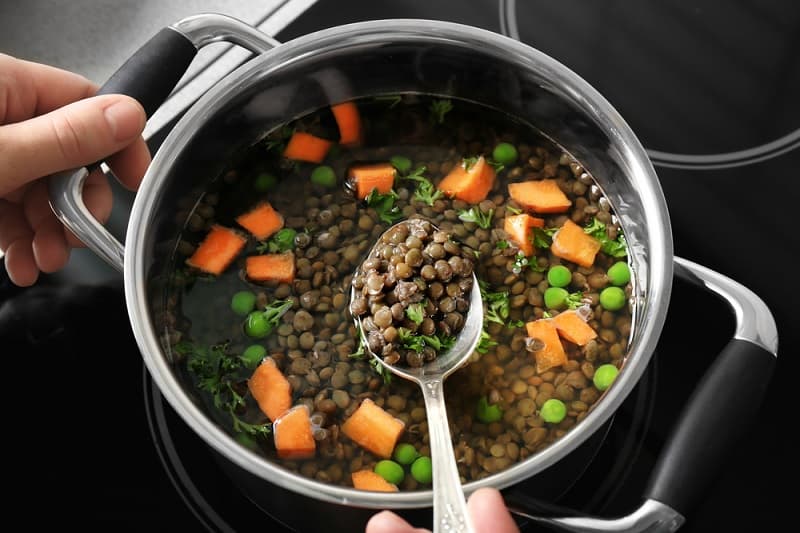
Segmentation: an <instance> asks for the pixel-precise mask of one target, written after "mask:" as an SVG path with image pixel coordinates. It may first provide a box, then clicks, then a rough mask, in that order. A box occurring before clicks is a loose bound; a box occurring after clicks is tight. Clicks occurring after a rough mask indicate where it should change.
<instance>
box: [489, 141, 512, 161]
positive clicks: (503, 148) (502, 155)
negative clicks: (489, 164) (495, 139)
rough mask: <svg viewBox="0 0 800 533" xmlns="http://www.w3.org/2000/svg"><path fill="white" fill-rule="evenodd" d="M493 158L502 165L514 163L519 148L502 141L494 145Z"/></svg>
mask: <svg viewBox="0 0 800 533" xmlns="http://www.w3.org/2000/svg"><path fill="white" fill-rule="evenodd" d="M492 159H494V160H495V161H496V162H498V163H500V164H501V165H513V164H514V163H515V162H516V161H517V149H516V148H515V147H514V145H513V144H510V143H500V144H498V145H497V146H495V147H494V150H493V151H492Z"/></svg>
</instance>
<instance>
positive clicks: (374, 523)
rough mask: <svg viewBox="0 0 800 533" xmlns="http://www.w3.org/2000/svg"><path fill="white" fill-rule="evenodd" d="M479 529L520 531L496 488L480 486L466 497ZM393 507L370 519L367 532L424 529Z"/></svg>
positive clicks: (484, 531) (411, 532)
mask: <svg viewBox="0 0 800 533" xmlns="http://www.w3.org/2000/svg"><path fill="white" fill-rule="evenodd" d="M467 508H468V509H469V514H470V517H471V518H472V523H473V525H474V526H475V531H476V533H519V528H518V527H517V524H516V522H514V519H513V518H512V517H511V513H509V512H508V509H506V505H505V502H503V496H502V495H501V494H500V492H499V491H498V490H496V489H491V488H483V489H478V490H476V491H475V492H474V493H472V495H471V496H470V497H469V500H468V501H467ZM427 531H428V530H427V529H420V528H415V527H413V526H411V524H409V523H408V522H406V521H405V520H403V519H402V518H400V517H399V516H397V515H396V514H394V513H393V512H391V511H381V512H380V513H378V514H376V515H374V516H373V517H372V518H370V520H369V522H367V530H366V533H424V532H427Z"/></svg>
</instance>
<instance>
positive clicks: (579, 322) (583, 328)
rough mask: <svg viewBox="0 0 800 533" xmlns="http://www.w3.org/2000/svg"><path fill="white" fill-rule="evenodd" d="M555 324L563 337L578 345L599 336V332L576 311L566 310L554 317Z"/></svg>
mask: <svg viewBox="0 0 800 533" xmlns="http://www.w3.org/2000/svg"><path fill="white" fill-rule="evenodd" d="M553 325H554V326H555V327H556V330H558V334H559V335H561V337H563V338H565V339H567V340H568V341H570V342H574V343H575V344H577V345H578V346H583V345H585V344H586V343H587V342H589V341H590V340H592V339H594V338H597V332H596V331H595V330H593V329H592V326H590V325H589V324H587V323H586V321H585V320H583V319H582V318H581V317H580V316H578V313H576V312H575V311H564V312H563V313H559V314H558V315H556V316H555V317H553Z"/></svg>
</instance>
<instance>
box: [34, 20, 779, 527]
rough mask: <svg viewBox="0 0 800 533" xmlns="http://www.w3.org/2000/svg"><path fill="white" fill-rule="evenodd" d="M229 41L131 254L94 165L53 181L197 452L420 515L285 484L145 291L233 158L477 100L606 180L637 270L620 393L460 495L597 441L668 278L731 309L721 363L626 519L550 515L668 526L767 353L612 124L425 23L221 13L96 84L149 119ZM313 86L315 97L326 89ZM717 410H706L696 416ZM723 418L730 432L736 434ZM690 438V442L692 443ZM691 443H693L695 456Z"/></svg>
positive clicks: (445, 26)
mask: <svg viewBox="0 0 800 533" xmlns="http://www.w3.org/2000/svg"><path fill="white" fill-rule="evenodd" d="M219 40H227V41H230V42H234V43H237V44H240V45H242V46H244V47H246V48H248V49H250V50H252V51H253V52H254V53H255V54H256V55H255V56H254V57H253V58H252V59H251V60H250V61H248V62H247V63H245V64H243V65H242V66H241V67H239V68H238V69H236V70H235V71H234V72H232V73H231V74H230V75H228V76H227V77H225V78H224V79H223V80H222V81H221V82H219V83H218V84H217V85H216V86H215V87H214V88H212V89H211V90H210V91H209V92H208V93H207V94H205V95H204V96H203V97H202V98H200V100H199V101H197V102H196V103H195V104H194V105H192V106H191V107H190V109H189V110H188V111H187V112H186V114H185V115H184V116H183V118H182V119H181V120H180V122H178V124H177V125H176V126H175V127H174V128H173V129H172V130H171V132H170V134H169V136H168V137H167V138H166V140H165V141H164V142H163V144H162V145H161V147H160V149H159V150H158V153H157V154H156V155H155V157H154V159H153V162H152V164H151V166H150V168H149V170H148V172H147V174H146V176H145V178H144V180H143V182H142V185H141V188H140V190H139V192H138V194H137V196H136V199H135V203H134V205H133V209H132V213H131V217H130V222H129V225H128V231H127V238H126V242H125V246H124V248H123V246H122V244H120V243H119V242H117V241H116V240H115V239H114V238H113V237H112V236H111V235H110V234H109V233H108V232H107V231H106V230H105V229H104V228H103V227H102V226H101V225H100V224H98V223H97V222H96V221H95V220H94V219H93V218H92V217H91V215H89V213H88V211H87V210H86V208H85V207H84V206H83V203H82V201H81V198H80V197H81V187H82V183H83V181H84V180H85V178H86V176H87V175H88V172H89V169H79V170H77V171H74V172H69V173H64V174H61V175H58V176H54V177H53V178H52V179H51V180H50V191H51V198H52V202H51V203H52V206H53V209H54V211H55V212H56V214H57V215H58V216H59V218H60V219H61V220H62V221H63V222H64V223H65V224H66V225H67V226H68V227H69V228H70V229H72V231H73V232H75V233H76V234H77V235H78V236H79V237H80V238H81V239H82V240H83V241H84V242H86V243H87V244H88V245H89V246H90V247H91V248H92V249H93V250H94V251H95V252H96V253H98V254H99V255H100V256H101V257H103V258H104V259H106V260H107V261H108V262H109V263H111V264H112V265H113V266H114V267H116V268H118V269H120V270H122V271H123V272H124V282H125V294H126V299H127V305H128V311H129V316H130V321H131V325H132V327H133V331H134V333H135V336H136V339H137V342H138V344H139V347H140V350H141V352H142V356H143V358H144V361H145V363H146V365H147V368H148V369H149V371H150V373H151V374H152V377H153V379H154V380H155V382H156V383H157V385H158V387H159V388H160V390H161V391H162V393H163V395H164V396H165V397H166V399H167V400H168V401H169V403H170V404H171V405H172V406H173V407H174V408H175V410H176V411H177V412H178V413H179V414H180V415H181V416H182V417H183V419H184V420H185V421H186V423H187V424H188V425H189V426H191V427H192V428H193V429H194V431H196V432H197V433H198V434H199V435H200V436H201V437H202V438H203V439H205V441H206V442H207V443H208V444H209V445H211V446H212V447H213V448H214V449H215V450H216V451H218V452H219V453H220V454H222V455H223V456H224V457H225V458H226V459H228V460H230V461H231V462H232V463H234V464H235V465H238V467H241V468H242V469H244V470H246V471H247V472H249V473H251V474H253V475H254V476H256V477H257V478H260V479H262V480H265V481H267V482H268V483H271V484H274V485H277V486H280V487H282V488H284V489H288V490H289V491H293V492H294V493H298V494H301V495H304V496H305V497H309V498H312V499H316V500H323V501H325V502H329V503H333V504H337V505H347V506H355V507H361V508H368V509H374V508H396V509H401V508H424V507H429V506H430V505H431V492H430V491H418V492H405V493H403V492H400V493H396V494H388V495H387V494H384V493H372V492H364V491H358V490H354V489H349V488H345V487H339V486H333V485H327V484H323V483H320V482H317V481H314V480H311V479H308V478H305V477H302V476H299V475H297V474H294V473H291V472H289V471H287V470H285V469H283V468H281V467H280V466H279V465H277V464H274V463H271V462H269V461H267V460H266V459H264V458H263V457H260V456H258V455H256V454H254V453H252V452H251V451H249V450H248V449H246V448H245V447H243V446H241V445H239V444H238V443H237V442H236V441H234V440H233V439H232V438H231V437H230V436H229V435H228V434H227V433H226V432H225V431H224V430H222V429H221V428H220V427H218V426H217V425H216V424H215V423H214V422H212V420H211V419H210V418H209V417H208V416H207V415H206V414H205V413H204V412H203V411H202V410H201V409H200V408H199V407H198V405H196V404H195V402H193V401H192V399H191V397H190V395H189V394H187V390H186V389H185V388H184V387H185V385H184V384H183V383H182V382H181V381H180V380H179V379H178V377H177V375H176V373H175V371H174V369H173V365H172V362H171V360H170V353H169V351H168V347H165V346H164V345H162V343H161V342H160V341H159V331H158V329H157V323H156V322H155V319H154V317H155V315H156V314H157V313H158V312H159V311H160V310H161V308H162V307H161V306H162V301H160V300H159V299H158V298H156V297H154V293H153V291H152V287H153V286H154V285H155V283H156V281H157V279H158V278H159V276H160V275H161V274H163V270H164V268H165V261H166V259H167V255H168V254H169V250H170V246H172V245H174V242H175V239H176V237H177V233H176V229H175V227H174V226H173V221H172V220H171V219H172V216H171V213H174V211H175V209H174V205H175V201H176V199H177V198H178V197H179V196H181V195H185V194H187V192H188V191H190V190H194V189H196V190H199V191H202V190H203V187H204V184H206V183H208V181H209V180H212V179H214V178H215V177H216V176H217V175H218V174H219V172H220V171H221V169H222V167H223V165H224V164H225V163H226V161H227V158H228V157H229V156H230V155H231V154H233V153H235V152H236V151H237V150H238V149H240V148H242V147H244V146H248V145H250V144H252V143H253V142H254V141H255V140H256V139H257V138H258V137H259V136H260V135H262V134H263V133H264V132H266V131H269V130H271V129H273V128H274V127H276V126H278V125H280V124H283V123H285V122H287V121H289V120H291V119H293V118H296V117H298V116H301V115H304V114H305V113H307V112H310V111H313V110H314V109H317V108H320V107H323V106H327V105H330V104H332V103H337V102H340V101H344V100H349V99H352V98H357V97H363V96H375V95H380V94H393V93H398V92H422V93H430V94H438V95H451V96H456V97H459V98H465V99H468V100H473V101H476V102H479V103H483V104H486V105H489V106H492V107H495V108H498V109H501V110H503V111H505V112H507V113H509V114H511V115H513V116H516V117H519V118H520V119H522V120H524V121H527V122H528V123H530V124H532V125H534V126H535V127H537V128H538V129H539V130H541V131H543V132H544V133H545V134H546V135H548V136H549V137H550V138H551V139H553V140H554V141H555V142H556V143H558V144H559V145H561V146H562V147H563V148H564V149H566V150H567V151H568V152H569V153H571V154H572V155H573V156H575V157H576V158H577V159H578V160H579V161H581V162H582V163H583V164H584V165H585V166H586V168H587V169H589V170H590V171H591V173H592V174H593V175H594V176H595V178H596V179H597V180H598V182H599V183H600V184H601V187H602V188H603V190H604V192H605V193H606V195H607V197H608V198H609V200H610V201H611V203H612V205H613V206H614V208H615V210H616V213H617V215H618V217H619V219H620V221H621V224H622V227H623V230H624V232H625V235H626V238H627V241H628V244H629V247H630V261H631V265H632V267H633V270H634V272H635V280H634V291H633V296H632V297H633V299H634V300H635V306H634V309H635V314H634V327H633V336H632V338H631V342H630V352H629V355H628V357H627V359H626V361H625V363H624V366H623V368H622V371H621V372H620V374H619V376H618V378H617V380H616V382H615V383H614V386H613V387H611V388H610V389H609V390H608V391H607V392H606V393H605V394H604V396H603V397H602V398H601V400H600V401H599V402H598V404H597V405H596V406H595V407H594V408H593V409H592V410H591V412H590V413H589V415H588V416H587V417H586V418H585V419H584V420H583V421H582V422H580V423H579V424H578V425H577V426H576V427H575V428H573V429H572V430H571V431H569V432H568V433H567V434H566V435H565V436H564V437H563V438H561V439H560V440H558V441H557V442H555V443H553V444H552V445H551V446H549V447H548V448H546V449H545V450H543V451H541V452H540V453H537V454H536V455H534V456H532V457H529V458H528V459H526V460H524V461H522V462H520V463H519V464H516V465H515V466H513V467H511V468H509V469H507V470H505V471H503V472H500V473H498V474H494V475H492V476H489V477H487V478H485V479H482V480H479V481H474V482H470V483H468V484H466V485H465V487H464V490H465V491H466V492H467V493H471V492H472V491H474V490H475V489H477V488H479V487H483V486H493V487H497V488H505V487H509V486H511V485H513V484H515V483H517V482H519V481H521V480H523V479H526V478H528V477H530V476H533V475H535V474H537V473H538V472H541V471H542V470H544V469H546V468H548V467H549V466H551V465H554V464H555V463H557V462H558V461H559V460H560V459H562V458H563V457H564V456H565V455H567V454H568V453H570V451H572V450H573V449H575V448H576V447H577V446H579V445H580V444H581V443H583V442H584V441H585V440H586V439H587V438H588V437H589V436H591V435H592V434H593V433H594V432H595V431H597V430H598V428H600V427H601V425H603V424H604V423H605V422H606V421H607V420H608V419H609V417H610V416H611V415H612V414H613V413H614V412H615V410H616V409H617V408H618V407H619V405H620V404H621V403H622V401H623V400H624V399H625V397H626V396H627V395H628V394H629V392H630V391H631V389H632V388H633V387H634V386H635V385H636V383H637V381H638V380H639V378H640V376H641V375H642V373H643V371H644V369H645V368H646V366H647V364H648V361H649V360H650V357H651V355H652V353H653V351H654V348H655V346H656V343H657V341H658V338H659V335H660V333H661V330H662V326H663V325H664V321H665V318H666V314H667V308H668V305H669V299H670V290H671V282H672V276H673V268H674V267H676V268H675V271H676V272H677V273H679V274H682V275H684V276H686V277H688V278H692V279H695V280H696V281H698V282H699V283H701V284H703V285H704V286H706V287H708V288H710V289H712V290H715V291H717V292H720V293H727V294H728V295H729V296H731V298H730V301H732V302H736V303H735V308H736V314H737V321H738V324H739V325H738V328H737V334H736V338H735V339H733V340H732V341H731V343H730V344H729V345H728V347H727V348H726V349H725V351H724V352H723V353H722V354H721V355H720V356H719V357H718V362H717V364H716V365H715V367H714V368H712V369H711V370H710V371H709V375H708V376H707V377H706V379H705V380H704V382H703V383H701V384H700V385H699V386H698V391H697V393H696V394H695V396H694V398H693V400H692V401H690V404H689V406H688V407H687V410H686V413H685V416H684V417H683V419H682V424H681V426H680V427H679V428H678V429H677V431H676V433H675V436H674V438H673V440H672V443H671V444H670V445H668V446H667V448H666V451H665V454H664V456H663V458H662V461H661V462H660V463H659V466H658V467H657V469H656V472H655V474H654V476H653V478H652V482H651V484H650V486H649V487H648V489H647V491H646V493H645V499H644V503H643V505H642V507H641V508H640V509H638V510H637V511H635V512H634V513H633V514H632V515H631V516H630V517H626V518H625V519H623V521H619V520H616V521H614V520H599V519H598V520H596V519H587V518H571V519H570V518H565V519H555V521H553V519H548V520H550V522H551V523H553V524H557V525H560V526H562V527H566V528H568V529H571V530H574V531H598V530H609V529H616V530H626V531H639V530H641V531H644V530H645V528H647V527H653V526H654V525H657V526H659V527H662V528H664V530H675V529H677V528H678V527H679V526H680V524H681V523H682V522H683V515H682V513H684V512H685V510H686V509H688V508H689V506H690V505H691V503H693V502H694V501H696V500H697V497H698V496H699V495H701V494H702V490H703V487H705V486H707V485H706V484H707V483H708V482H709V481H710V480H711V479H713V474H714V472H715V471H716V469H717V468H718V467H719V466H720V464H721V462H720V461H721V457H722V454H721V453H719V452H721V451H722V450H723V449H724V448H725V447H726V446H728V445H729V444H730V443H732V442H735V435H736V432H738V431H743V428H744V427H746V422H747V418H748V416H750V415H752V414H753V413H754V410H755V407H754V406H757V405H758V399H757V398H753V397H752V395H751V396H750V397H749V398H748V399H747V402H744V401H743V400H742V398H741V395H739V394H737V393H736V392H734V391H736V390H738V388H739V387H741V386H748V387H750V390H751V391H762V392H763V390H764V389H765V386H766V383H767V382H768V379H769V376H770V373H771V370H772V367H773V364H774V360H775V354H776V352H777V332H776V329H775V325H774V321H772V319H771V315H770V313H769V310H768V309H767V308H766V306H765V305H764V304H763V302H761V300H760V299H758V298H757V297H756V296H755V295H753V294H752V293H751V292H750V291H748V290H747V289H745V288H743V287H741V286H740V285H738V284H736V283H735V282H733V281H732V280H729V279H728V278H725V277H724V276H721V275H719V274H716V273H713V272H710V271H707V270H706V269H704V268H703V267H700V266H698V265H695V264H693V263H691V262H689V261H685V260H680V259H677V258H675V257H673V250H672V236H671V230H670V221H669V215H668V210H667V206H666V203H665V200H664V197H663V194H662V191H661V188H660V185H659V182H658V179H657V176H656V174H655V171H654V170H653V167H652V165H651V164H650V161H649V160H648V158H647V156H646V154H645V151H644V149H643V148H642V146H641V144H640V143H639V141H638V140H637V138H636V136H635V134H634V133H633V132H632V131H631V129H630V128H629V127H628V125H627V124H626V123H625V121H624V120H623V119H622V117H621V116H620V115H619V114H618V113H617V112H616V111H615V110H614V108H613V107H612V106H611V105H610V104H609V103H608V102H607V101H606V100H605V99H604V98H603V97H602V96H601V95H600V94H599V93H598V92H597V91H596V90H595V89H593V88H592V87H591V86H590V85H589V84H587V83H586V82H585V81H584V80H582V79H581V78H580V77H579V76H577V75H576V74H575V73H574V72H572V71H570V70H569V69H567V68H566V67H565V66H564V65H562V64H560V63H558V62H557V61H555V60H554V59H552V58H550V57H548V56H546V55H545V54H543V53H541V52H539V51H537V50H535V49H533V48H531V47H529V46H527V45H525V44H521V43H519V42H517V41H514V40H511V39H508V38H506V37H503V36H500V35H497V34H495V33H492V32H488V31H484V30H480V29H477V28H473V27H469V26H463V25H458V24H452V23H445V22H437V21H429V20H383V21H373V22H366V23H359V24H352V25H346V26H340V27H335V28H331V29H327V30H324V31H320V32H317V33H314V34H311V35H306V36H304V37H300V38H297V39H295V40H292V41H290V42H287V43H284V44H279V43H277V42H276V41H274V40H273V39H271V38H269V37H266V36H264V35H262V34H260V33H259V32H257V31H256V30H254V29H253V28H251V27H249V26H247V25H245V24H243V23H241V22H238V21H236V20H234V19H231V18H228V17H224V16H221V15H198V16H195V17H189V18H187V19H184V20H182V21H180V22H178V23H176V24H175V25H173V26H171V27H169V28H165V29H164V30H162V31H161V32H160V33H159V34H157V35H156V36H155V37H154V38H153V39H152V40H151V41H150V42H148V43H147V44H145V46H143V47H142V49H140V50H139V51H138V52H137V53H136V54H135V55H134V56H133V57H132V58H131V59H130V60H129V61H128V62H127V63H126V64H125V65H124V66H123V67H122V68H121V69H120V70H119V71H118V72H117V73H116V74H115V75H114V76H113V77H112V78H111V80H109V82H108V83H107V84H106V85H104V87H103V89H102V92H106V93H111V92H122V93H126V94H130V95H131V96H134V97H135V98H137V99H139V101H140V102H142V103H143V105H144V106H145V109H146V110H147V111H148V114H150V113H152V112H153V111H154V110H155V109H157V108H158V106H159V104H160V103H161V102H162V101H163V100H164V98H166V96H167V95H168V94H169V92H170V91H171V89H172V88H173V87H174V85H175V83H177V81H178V79H179V78H180V76H181V75H182V73H183V72H184V70H185V68H186V67H187V66H188V64H189V63H190V62H191V60H192V57H193V56H194V54H195V51H196V49H197V48H200V47H202V46H204V45H206V44H208V43H210V42H215V41H219ZM320 88H321V89H322V90H320ZM710 399H713V400H714V403H715V406H716V407H715V409H716V410H715V411H712V410H710V409H705V405H706V402H708V401H709V400H710ZM734 422H735V423H734ZM692 440H694V441H695V442H694V445H692V444H693V443H692V442H691V441H692ZM696 442H703V446H700V447H698V446H697V445H696Z"/></svg>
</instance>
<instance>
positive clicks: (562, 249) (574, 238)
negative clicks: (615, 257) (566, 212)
mask: <svg viewBox="0 0 800 533" xmlns="http://www.w3.org/2000/svg"><path fill="white" fill-rule="evenodd" d="M601 246H602V245H601V244H600V241H598V240H597V239H595V238H594V237H592V236H591V235H589V234H588V233H586V232H585V231H583V228H582V227H580V226H579V225H577V224H575V223H574V222H573V221H571V220H569V219H568V220H567V221H566V222H564V225H563V226H561V228H559V230H558V231H556V232H555V234H553V244H551V245H550V251H551V252H553V255H557V256H558V257H560V258H561V259H566V260H567V261H572V262H573V263H576V264H578V265H580V266H583V267H590V266H592V264H594V258H595V256H596V255H597V252H599V251H600V247H601Z"/></svg>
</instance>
